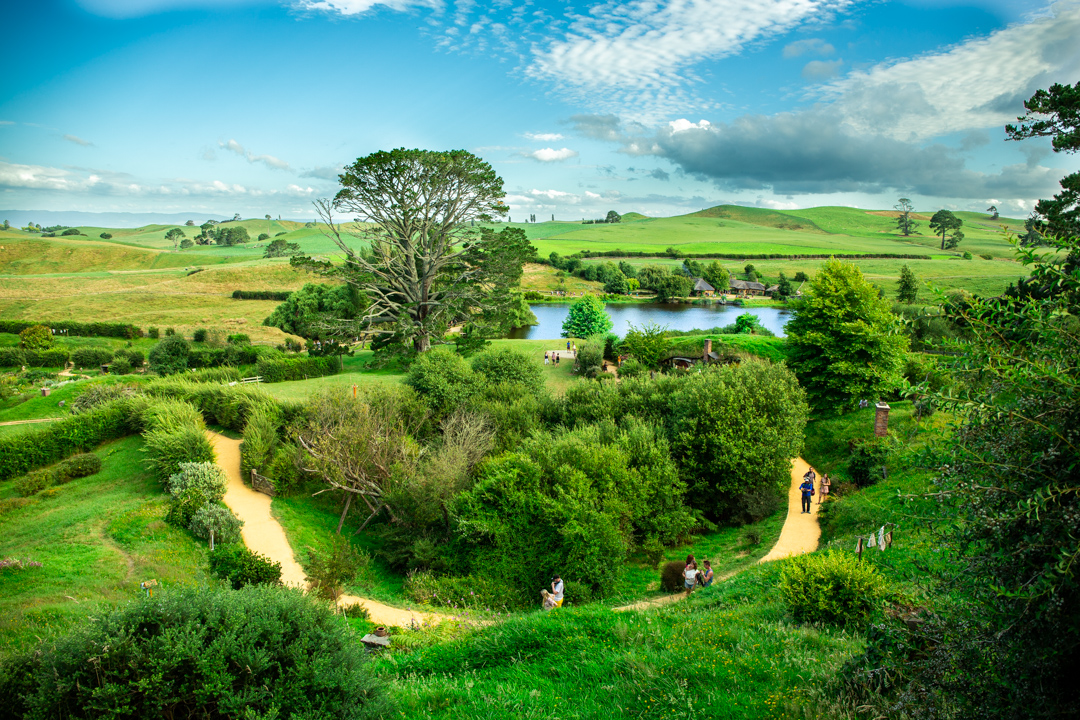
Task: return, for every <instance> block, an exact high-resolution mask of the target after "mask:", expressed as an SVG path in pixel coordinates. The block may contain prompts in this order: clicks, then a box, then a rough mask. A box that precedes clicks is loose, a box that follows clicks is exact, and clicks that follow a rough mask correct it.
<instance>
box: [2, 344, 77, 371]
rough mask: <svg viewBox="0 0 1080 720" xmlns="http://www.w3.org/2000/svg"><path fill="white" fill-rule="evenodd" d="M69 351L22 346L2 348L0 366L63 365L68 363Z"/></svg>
mask: <svg viewBox="0 0 1080 720" xmlns="http://www.w3.org/2000/svg"><path fill="white" fill-rule="evenodd" d="M67 359H68V352H67V350H65V349H64V348H52V349H51V350H23V349H22V348H15V347H5V348H0V367H19V366H20V365H25V366H27V367H48V368H54V367H63V366H64V365H65V364H66V363H67Z"/></svg>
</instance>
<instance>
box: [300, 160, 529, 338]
mask: <svg viewBox="0 0 1080 720" xmlns="http://www.w3.org/2000/svg"><path fill="white" fill-rule="evenodd" d="M339 178H340V181H341V185H342V188H341V190H340V191H339V192H338V194H337V195H336V196H335V197H334V199H333V200H332V201H331V200H320V201H318V202H316V204H315V205H316V208H317V210H318V212H319V216H320V217H321V219H322V220H323V221H324V222H325V223H326V225H327V228H328V231H327V234H328V236H329V237H330V238H331V239H332V240H333V241H334V243H335V244H336V245H337V246H338V247H339V248H340V249H341V250H342V252H344V254H345V263H344V264H343V265H333V264H331V263H329V262H327V261H312V260H310V259H303V258H299V256H294V259H293V262H294V263H295V264H299V265H302V266H306V267H308V268H310V269H312V270H316V271H318V272H321V273H322V274H326V275H332V276H336V277H338V278H339V279H341V280H344V281H345V282H348V283H350V284H353V285H355V286H357V287H358V288H359V289H360V290H362V291H363V292H364V293H365V294H366V295H367V297H368V298H369V300H370V302H371V305H370V307H369V308H368V314H367V316H366V320H368V321H370V322H378V323H380V324H379V326H378V327H377V329H376V331H377V332H380V333H385V334H389V335H394V336H396V337H399V338H402V339H405V340H408V341H411V343H412V348H413V350H415V351H416V352H424V351H426V350H428V349H430V348H431V343H432V339H433V338H437V337H439V336H441V335H442V334H443V333H444V332H445V331H446V329H447V328H448V327H449V326H450V323H451V322H462V321H467V320H468V319H469V318H470V317H475V316H477V315H480V314H487V315H488V316H490V315H491V314H493V313H494V314H496V315H497V314H498V313H499V311H500V309H502V308H504V306H506V307H508V306H509V305H508V304H509V303H511V302H512V301H513V298H511V297H510V295H511V293H509V292H505V290H507V289H508V288H511V287H515V286H516V285H517V283H518V281H519V280H520V278H521V271H522V263H523V262H524V260H525V258H526V257H528V256H530V255H532V254H533V253H534V250H533V248H532V246H531V245H530V244H529V241H528V239H527V238H526V237H525V233H524V231H523V230H521V229H520V228H504V229H503V230H502V231H500V232H498V233H496V232H494V231H493V230H491V229H490V228H487V227H482V226H481V227H475V226H474V223H487V222H490V221H492V220H494V219H495V218H496V217H499V216H502V215H505V214H506V212H507V209H508V208H507V207H506V205H505V204H504V203H503V201H502V199H503V197H504V195H505V193H504V191H503V182H502V179H501V178H500V177H499V176H498V175H497V174H496V173H495V171H494V170H492V168H491V166H490V165H489V164H487V163H486V162H484V161H483V160H481V159H480V158H478V157H476V156H475V155H473V154H472V153H469V152H466V151H464V150H451V151H447V152H435V151H430V150H406V149H404V148H399V149H397V150H392V151H390V152H385V151H381V152H376V153H373V154H371V155H368V156H367V157H363V158H359V159H357V160H356V162H354V163H353V164H352V165H349V166H348V167H346V168H345V172H344V173H342V174H341V175H340V176H339ZM335 211H342V212H344V213H346V214H348V215H349V216H351V217H357V218H359V219H360V220H363V221H365V224H363V225H361V226H359V227H358V229H357V230H355V231H353V232H351V233H349V235H350V236H352V237H354V238H356V239H358V240H360V241H361V242H362V243H363V244H364V245H367V246H368V249H366V250H365V251H364V252H363V253H361V252H358V251H357V250H355V249H354V248H353V247H351V246H350V245H349V243H348V242H347V241H346V235H345V233H344V232H343V230H342V228H341V226H340V225H338V223H337V222H336V221H335V220H334V216H333V213H334V212H335Z"/></svg>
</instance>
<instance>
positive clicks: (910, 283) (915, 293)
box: [896, 265, 919, 305]
mask: <svg viewBox="0 0 1080 720" xmlns="http://www.w3.org/2000/svg"><path fill="white" fill-rule="evenodd" d="M918 298H919V280H918V278H916V277H915V273H913V272H912V271H911V268H909V267H908V266H907V265H904V267H902V268H900V280H899V281H898V282H897V283H896V299H897V300H899V301H900V302H903V303H907V304H908V305H910V304H911V303H913V302H915V301H916V300H917V299H918Z"/></svg>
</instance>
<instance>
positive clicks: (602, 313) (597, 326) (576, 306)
mask: <svg viewBox="0 0 1080 720" xmlns="http://www.w3.org/2000/svg"><path fill="white" fill-rule="evenodd" d="M613 324H614V323H612V321H611V316H610V315H608V314H607V311H606V310H605V309H604V301H603V300H601V299H600V298H598V297H596V296H595V295H586V296H585V297H583V298H581V299H580V300H576V301H574V303H573V304H572V305H570V310H569V311H568V312H567V313H566V319H565V320H563V324H562V336H563V337H567V338H587V337H589V336H590V335H596V334H599V333H606V332H607V331H608V330H611V328H612V325H613Z"/></svg>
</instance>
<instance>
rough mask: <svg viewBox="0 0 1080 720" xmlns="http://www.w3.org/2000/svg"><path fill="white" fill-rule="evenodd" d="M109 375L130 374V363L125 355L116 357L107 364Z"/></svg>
mask: <svg viewBox="0 0 1080 720" xmlns="http://www.w3.org/2000/svg"><path fill="white" fill-rule="evenodd" d="M109 374H110V375H130V374H131V363H130V362H129V361H128V359H127V358H126V357H118V358H116V359H115V360H113V361H112V364H111V365H109Z"/></svg>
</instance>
